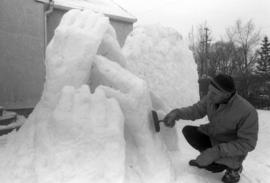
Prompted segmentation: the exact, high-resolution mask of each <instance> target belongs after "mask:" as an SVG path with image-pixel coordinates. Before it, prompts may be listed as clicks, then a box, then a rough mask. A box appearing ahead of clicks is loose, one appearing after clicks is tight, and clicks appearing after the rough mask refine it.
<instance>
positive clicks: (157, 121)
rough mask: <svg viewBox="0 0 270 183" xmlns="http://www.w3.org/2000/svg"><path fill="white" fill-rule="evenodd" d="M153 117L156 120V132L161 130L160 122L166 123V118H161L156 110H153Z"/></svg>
mask: <svg viewBox="0 0 270 183" xmlns="http://www.w3.org/2000/svg"><path fill="white" fill-rule="evenodd" d="M152 117H153V121H154V127H155V130H156V132H159V131H160V125H159V123H161V122H163V123H164V119H161V120H159V119H158V115H157V112H156V111H152Z"/></svg>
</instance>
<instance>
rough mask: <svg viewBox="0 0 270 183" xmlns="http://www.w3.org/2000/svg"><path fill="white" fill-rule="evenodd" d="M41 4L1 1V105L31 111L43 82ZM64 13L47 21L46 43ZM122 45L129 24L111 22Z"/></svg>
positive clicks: (130, 27) (42, 22)
mask: <svg viewBox="0 0 270 183" xmlns="http://www.w3.org/2000/svg"><path fill="white" fill-rule="evenodd" d="M44 9H45V8H44V5H43V4H41V3H37V2H36V1H34V0H0V106H4V107H5V108H29V107H30V108H31V107H34V106H35V104H36V103H37V102H38V101H39V99H40V96H41V92H42V90H43V83H44V81H45V64H44V50H45V46H44V45H45V44H44V43H45V42H44V25H45V24H44V23H45V21H44ZM64 13H65V11H64V10H59V9H54V11H53V13H51V14H49V15H48V18H47V35H48V36H47V39H48V42H49V40H50V39H51V38H52V36H53V34H54V30H55V28H56V27H57V25H58V24H59V21H60V20H61V17H62V16H63V14H64ZM110 21H111V24H112V26H113V27H114V28H115V30H116V34H117V38H118V41H119V43H120V45H121V46H123V44H124V41H125V39H126V36H127V35H128V34H129V32H131V31H132V29H133V25H132V23H126V22H123V21H117V20H110Z"/></svg>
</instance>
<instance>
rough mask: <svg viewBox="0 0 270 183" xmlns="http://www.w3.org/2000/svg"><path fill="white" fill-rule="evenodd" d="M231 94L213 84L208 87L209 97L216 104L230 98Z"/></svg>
mask: <svg viewBox="0 0 270 183" xmlns="http://www.w3.org/2000/svg"><path fill="white" fill-rule="evenodd" d="M229 96H230V94H228V93H225V92H222V91H220V90H219V89H217V88H216V87H214V86H213V85H212V84H210V85H209V87H208V93H207V97H208V99H209V100H210V101H211V102H212V103H214V104H220V103H223V102H224V101H226V100H227V99H228V98H229Z"/></svg>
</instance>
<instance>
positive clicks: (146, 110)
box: [0, 10, 175, 183]
mask: <svg viewBox="0 0 270 183" xmlns="http://www.w3.org/2000/svg"><path fill="white" fill-rule="evenodd" d="M102 47H103V49H101V50H100V52H101V54H103V55H104V56H106V58H105V57H104V56H100V55H97V51H98V49H99V48H102ZM111 59H112V60H113V61H114V62H112V61H111ZM125 64H126V61H125V59H124V57H123V55H122V54H121V50H120V46H119V45H117V41H116V39H115V33H114V31H113V29H112V27H111V26H110V24H109V21H108V18H106V17H104V16H103V15H100V14H96V13H93V12H90V11H79V10H71V11H69V12H68V13H66V14H65V15H64V17H63V18H62V20H61V22H60V24H59V26H58V27H57V29H56V31H55V36H54V37H53V39H52V41H51V42H50V44H49V45H48V47H47V52H46V81H45V84H44V91H43V94H42V97H41V100H40V102H39V103H38V104H37V106H36V107H35V109H34V111H33V112H32V114H31V115H30V117H29V118H28V119H27V121H26V122H25V124H24V126H23V127H22V128H21V129H20V130H19V131H18V132H13V133H12V134H10V135H9V136H8V142H7V144H6V146H5V148H3V149H2V151H1V152H0V159H1V164H0V170H1V171H0V177H1V182H3V183H12V182H16V183H23V182H29V183H48V182H50V183H52V182H57V183H75V182H80V183H84V182H85V183H86V182H87V183H88V182H108V183H109V182H150V183H151V182H163V183H170V182H174V180H175V176H174V170H173V167H172V165H171V161H170V158H169V155H168V151H167V149H166V146H165V145H164V143H163V141H162V139H161V138H160V136H159V135H158V134H156V133H155V132H154V130H153V126H152V125H151V124H152V122H151V117H150V111H151V109H152V103H151V98H150V91H149V89H148V87H147V84H146V82H145V81H144V80H142V79H140V78H138V77H137V76H135V75H134V74H132V73H131V72H129V71H128V70H126V69H125V68H124V67H122V66H125ZM121 65H122V66H121ZM92 71H93V72H92ZM91 72H92V73H91ZM89 77H90V83H91V86H93V88H92V91H93V93H92V94H91V93H90V90H89V88H88V86H86V85H84V84H86V83H87V82H88V80H89ZM92 78H93V80H94V81H95V82H92V81H91V80H92ZM101 84H103V85H101Z"/></svg>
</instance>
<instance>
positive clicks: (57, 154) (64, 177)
mask: <svg viewBox="0 0 270 183" xmlns="http://www.w3.org/2000/svg"><path fill="white" fill-rule="evenodd" d="M123 127H124V116H123V114H122V111H121V109H120V107H119V104H118V102H117V101H116V100H115V99H107V98H106V97H105V94H104V91H103V90H101V89H97V90H96V92H95V93H93V94H90V90H89V87H88V86H86V85H83V86H82V87H81V88H79V89H77V90H76V89H74V87H71V86H66V87H64V89H63V90H62V93H61V97H60V100H59V102H58V104H57V106H56V108H55V110H54V111H53V114H52V116H51V119H50V122H49V123H48V127H47V129H48V130H47V133H46V134H43V135H44V136H43V137H42V139H47V143H46V144H47V147H46V148H45V152H46V156H45V157H43V153H44V151H43V152H42V153H41V152H40V154H39V156H37V172H38V173H39V177H38V178H39V180H41V182H57V183H61V182H62V183H69V182H70V183H71V182H80V183H89V182H102V183H111V182H117V183H122V182H123V181H124V175H125V166H124V165H125V141H124V128H123ZM48 155H49V156H48ZM44 167H46V168H44ZM44 172H46V173H45V174H44ZM48 174H49V175H50V176H47V175H48Z"/></svg>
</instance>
